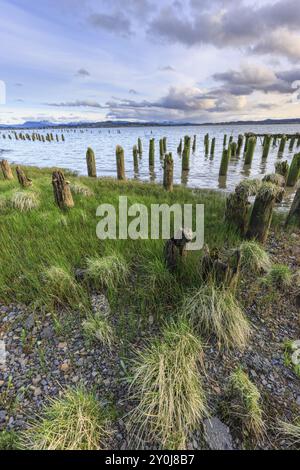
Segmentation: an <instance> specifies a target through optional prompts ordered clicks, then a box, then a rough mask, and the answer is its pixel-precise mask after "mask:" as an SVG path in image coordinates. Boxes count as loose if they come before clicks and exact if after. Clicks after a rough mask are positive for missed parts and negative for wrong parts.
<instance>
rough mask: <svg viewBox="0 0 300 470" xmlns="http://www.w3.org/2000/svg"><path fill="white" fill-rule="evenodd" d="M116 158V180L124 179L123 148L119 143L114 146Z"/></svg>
mask: <svg viewBox="0 0 300 470" xmlns="http://www.w3.org/2000/svg"><path fill="white" fill-rule="evenodd" d="M116 160H117V176H118V180H125V179H126V176H125V160H124V150H123V148H122V147H121V146H120V145H117V147H116Z"/></svg>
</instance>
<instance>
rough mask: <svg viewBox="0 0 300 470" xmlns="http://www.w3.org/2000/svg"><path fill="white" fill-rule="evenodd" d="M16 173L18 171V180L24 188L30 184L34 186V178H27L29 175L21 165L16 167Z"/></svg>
mask: <svg viewBox="0 0 300 470" xmlns="http://www.w3.org/2000/svg"><path fill="white" fill-rule="evenodd" d="M16 173H17V177H18V181H19V183H20V185H21V186H22V188H28V187H29V186H32V180H30V179H29V178H27V176H26V175H25V173H24V171H23V170H22V168H21V167H19V166H17V167H16Z"/></svg>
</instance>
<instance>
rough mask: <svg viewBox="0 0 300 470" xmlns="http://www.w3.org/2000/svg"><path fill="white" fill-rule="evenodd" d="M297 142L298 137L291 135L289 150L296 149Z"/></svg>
mask: <svg viewBox="0 0 300 470" xmlns="http://www.w3.org/2000/svg"><path fill="white" fill-rule="evenodd" d="M295 142H296V137H291V140H290V145H289V151H290V152H292V151H293V150H294V146H295Z"/></svg>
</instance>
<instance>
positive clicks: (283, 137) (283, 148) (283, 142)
mask: <svg viewBox="0 0 300 470" xmlns="http://www.w3.org/2000/svg"><path fill="white" fill-rule="evenodd" d="M286 139H287V138H286V135H283V136H282V137H281V141H280V145H279V150H278V156H279V157H281V156H282V155H283V153H284V150H285V146H286Z"/></svg>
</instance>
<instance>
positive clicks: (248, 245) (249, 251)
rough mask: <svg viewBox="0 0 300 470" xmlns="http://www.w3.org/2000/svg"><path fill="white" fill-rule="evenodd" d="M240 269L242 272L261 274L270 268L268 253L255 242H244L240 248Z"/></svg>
mask: <svg viewBox="0 0 300 470" xmlns="http://www.w3.org/2000/svg"><path fill="white" fill-rule="evenodd" d="M240 251H241V269H242V270H243V271H244V272H251V273H255V274H256V273H262V272H267V271H268V270H269V269H270V267H271V261H270V257H269V255H268V253H267V252H266V251H265V250H264V249H263V248H262V247H261V245H260V244H259V243H257V242H255V241H245V242H243V243H242V244H241V246H240Z"/></svg>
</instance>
